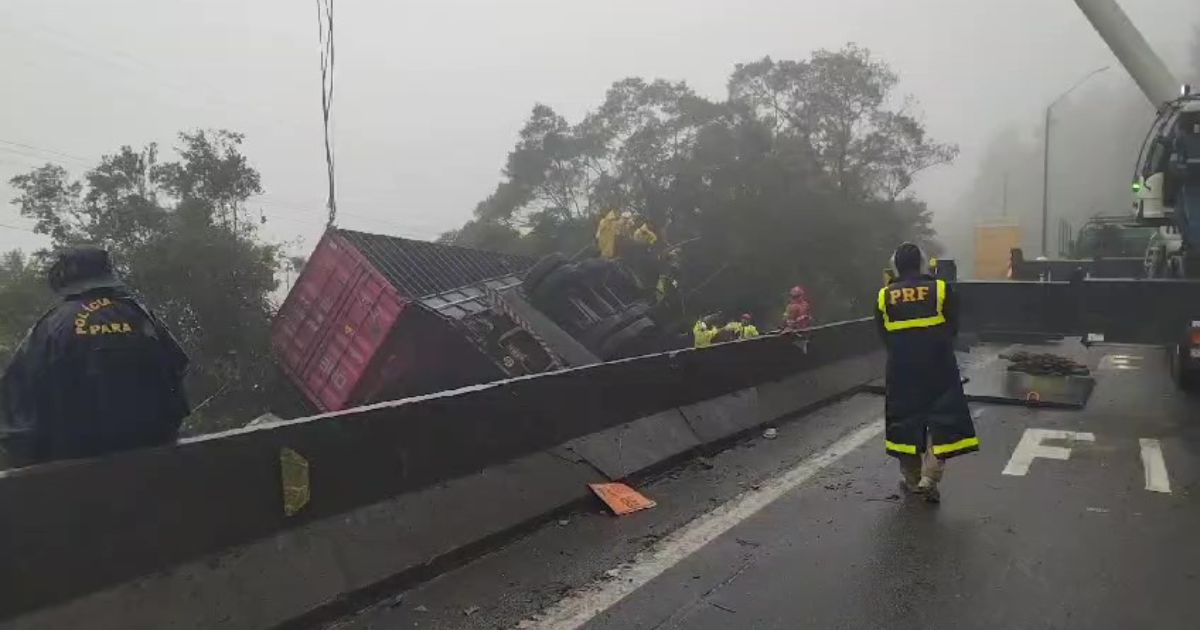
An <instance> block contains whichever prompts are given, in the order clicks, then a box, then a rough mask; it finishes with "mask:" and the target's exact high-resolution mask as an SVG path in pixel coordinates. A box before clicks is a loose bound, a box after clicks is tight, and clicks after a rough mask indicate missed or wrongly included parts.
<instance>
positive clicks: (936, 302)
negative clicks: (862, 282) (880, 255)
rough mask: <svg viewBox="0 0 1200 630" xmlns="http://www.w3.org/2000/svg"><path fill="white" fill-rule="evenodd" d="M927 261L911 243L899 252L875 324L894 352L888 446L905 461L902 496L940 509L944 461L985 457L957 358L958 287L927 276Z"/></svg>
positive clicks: (889, 382) (879, 299)
mask: <svg viewBox="0 0 1200 630" xmlns="http://www.w3.org/2000/svg"><path fill="white" fill-rule="evenodd" d="M922 260H923V255H922V253H921V250H920V248H918V247H917V246H916V245H914V244H912V243H904V244H902V245H900V247H898V248H897V249H896V252H895V254H893V255H892V268H893V271H894V273H895V279H894V280H892V281H891V282H889V283H888V284H887V285H886V286H884V287H883V288H882V289H880V290H879V294H878V296H877V307H876V311H875V321H876V323H877V325H878V328H879V333H880V335H881V336H882V337H883V340H884V343H885V345H886V346H887V398H886V403H885V411H884V416H885V419H886V439H885V443H884V446H885V448H886V450H887V453H888V454H889V455H892V456H893V457H896V458H897V459H899V461H900V470H901V473H902V475H903V479H902V481H901V484H902V486H903V488H904V489H905V490H907V491H910V492H915V493H918V494H923V495H924V496H925V498H926V500H928V501H931V502H937V501H939V500H940V493H939V491H938V482H939V481H940V480H941V477H942V473H943V469H944V465H945V460H947V459H949V458H951V457H955V456H958V455H962V454H964V453H970V452H972V451H975V450H978V449H979V438H978V437H976V435H975V426H974V423H973V422H972V420H971V412H970V410H969V409H968V408H967V399H966V396H964V395H963V388H962V381H961V378H960V376H959V371H958V363H957V360H956V358H955V356H954V337H955V335H956V334H957V332H958V320H957V298H956V296H955V293H954V291H953V285H951V284H949V283H947V282H946V281H945V280H941V279H937V278H934V277H932V276H930V275H928V274H924V273H922V270H921V266H922Z"/></svg>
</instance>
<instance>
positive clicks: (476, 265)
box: [271, 229, 529, 411]
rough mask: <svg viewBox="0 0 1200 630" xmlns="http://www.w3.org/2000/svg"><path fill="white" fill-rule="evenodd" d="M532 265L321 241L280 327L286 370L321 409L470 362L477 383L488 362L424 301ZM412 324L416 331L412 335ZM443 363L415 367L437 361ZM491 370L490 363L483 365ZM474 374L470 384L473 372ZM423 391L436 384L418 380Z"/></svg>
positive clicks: (335, 238)
mask: <svg viewBox="0 0 1200 630" xmlns="http://www.w3.org/2000/svg"><path fill="white" fill-rule="evenodd" d="M528 264H529V261H527V260H526V259H524V258H521V257H517V256H508V255H504V254H495V253H491V252H482V251H477V250H472V249H467V248H462V247H454V246H449V245H441V244H438V243H426V242H422V241H412V240H408V239H402V238H395V237H390V236H382V235H375V234H366V233H362V232H354V231H351V230H338V229H330V230H328V231H327V232H326V233H325V235H324V236H323V237H322V238H321V241H320V242H319V243H318V244H317V247H316V249H315V250H314V251H313V253H312V256H310V258H309V260H308V263H307V264H306V265H305V267H304V269H303V271H302V272H301V274H300V277H299V278H298V279H297V280H296V284H295V285H294V286H293V287H292V290H291V292H290V293H288V296H287V299H286V300H285V301H284V303H283V306H281V307H280V309H279V313H278V315H277V316H276V318H275V322H274V324H273V326H272V334H271V344H272V347H273V348H274V351H275V355H276V358H277V360H278V362H279V365H280V368H281V369H282V370H283V372H284V373H285V374H286V375H287V376H288V378H289V379H291V380H292V382H293V383H294V384H295V385H296V386H297V387H298V388H299V389H300V391H301V392H303V393H304V395H305V397H306V398H307V399H308V401H309V403H310V404H311V405H312V406H313V407H314V408H316V409H317V410H318V411H336V410H340V409H345V408H347V407H350V406H354V405H356V404H362V403H365V402H371V400H370V399H371V398H373V397H375V396H378V395H381V393H382V392H403V391H405V389H406V388H405V387H404V386H403V385H404V383H403V381H404V380H406V378H409V377H410V376H411V375H412V372H413V371H417V370H422V369H433V368H435V367H436V368H438V369H446V368H447V367H453V366H448V365H447V361H450V362H457V363H459V364H461V370H460V371H462V372H463V374H464V377H463V379H454V380H464V379H465V381H469V380H471V378H475V377H476V376H474V375H475V374H476V373H478V372H479V371H480V370H481V369H483V368H481V367H480V366H481V365H482V364H483V363H486V361H483V360H482V357H475V356H469V355H471V354H472V353H473V352H474V353H475V354H478V352H476V351H474V349H473V348H472V347H471V346H470V345H469V344H468V343H467V342H466V341H465V339H460V338H458V337H459V335H458V333H457V332H456V331H454V330H453V329H452V327H451V326H450V325H449V323H448V322H446V321H444V320H443V319H442V318H440V317H437V316H436V315H434V314H432V313H428V312H422V313H420V314H415V316H414V314H413V313H410V312H411V311H418V310H426V309H425V307H423V306H422V305H421V304H419V303H417V300H419V299H420V298H422V297H426V296H428V295H432V294H435V293H438V292H441V291H445V290H447V289H452V288H455V287H459V286H463V285H467V284H471V283H475V282H479V281H482V280H486V279H488V278H493V277H498V276H502V275H509V274H517V273H520V272H521V271H522V270H523V269H525V268H526V267H528ZM405 326H409V327H413V328H416V330H404V329H403V328H404V327H405ZM438 350H445V354H446V355H448V356H446V357H444V358H443V359H442V360H441V361H438V363H439V364H440V365H437V366H433V365H429V366H422V365H417V364H415V361H416V360H417V357H422V356H424V357H430V356H436V355H437V353H438ZM481 362H482V363H481ZM468 373H470V374H472V375H473V376H472V377H470V378H468V377H467V376H465V375H466V374H468ZM411 380H413V382H414V387H415V386H416V383H421V384H422V385H423V384H425V383H427V382H429V380H430V379H429V378H417V377H412V379H411Z"/></svg>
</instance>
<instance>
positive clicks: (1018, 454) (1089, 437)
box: [1003, 429, 1096, 477]
mask: <svg viewBox="0 0 1200 630" xmlns="http://www.w3.org/2000/svg"><path fill="white" fill-rule="evenodd" d="M1045 440H1071V441H1073V442H1095V441H1096V436H1095V435H1093V434H1091V433H1076V432H1074V431H1054V430H1051V429H1025V433H1024V434H1022V435H1021V441H1020V442H1019V443H1017V448H1015V449H1013V454H1012V457H1010V458H1009V459H1008V465H1007V466H1005V467H1004V472H1003V474H1005V475H1014V476H1017V477H1021V476H1024V475H1025V473H1028V472H1029V465H1030V464H1032V463H1033V460H1034V459H1036V458H1038V457H1041V458H1044V459H1062V460H1066V459H1070V458H1071V449H1069V448H1066V447H1063V446H1046V445H1045V444H1042V442H1043V441H1045Z"/></svg>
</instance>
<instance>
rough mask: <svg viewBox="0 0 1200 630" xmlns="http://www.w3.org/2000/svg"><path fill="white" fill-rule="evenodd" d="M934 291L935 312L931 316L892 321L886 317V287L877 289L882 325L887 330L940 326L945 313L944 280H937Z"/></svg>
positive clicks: (943, 321) (944, 318)
mask: <svg viewBox="0 0 1200 630" xmlns="http://www.w3.org/2000/svg"><path fill="white" fill-rule="evenodd" d="M936 287H937V288H936V289H934V290H935V291H937V314H936V315H933V316H932V317H918V318H917V319H902V320H900V321H898V322H894V321H892V320H891V318H889V317H888V312H887V298H886V297H885V296H886V294H887V287H884V288H882V289H880V290H879V300H878V305H879V312H880V313H883V327H884V328H885V329H886V330H888V331H896V330H908V329H909V328H929V327H931V326H940V325H942V324H945V323H946V314H945V311H944V308H945V305H946V281H945V280H938V281H937V285H936Z"/></svg>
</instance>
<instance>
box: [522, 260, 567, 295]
mask: <svg viewBox="0 0 1200 630" xmlns="http://www.w3.org/2000/svg"><path fill="white" fill-rule="evenodd" d="M566 262H567V259H566V258H565V257H564V256H563V255H562V254H550V255H549V256H544V257H543V258H542V259H541V260H539V261H537V262H536V263H534V264H533V266H532V267H530V268H529V271H526V272H525V280H524V282H523V286H524V288H525V294H526V295H531V294H532V293H533V292H534V291H535V290H536V289H537V285H539V284H541V282H542V280H544V279H545V278H546V276H547V275H548V274H549V273H550V272H551V271H554V270H555V269H558V268H559V267H561V266H563V265H564V264H566Z"/></svg>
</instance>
